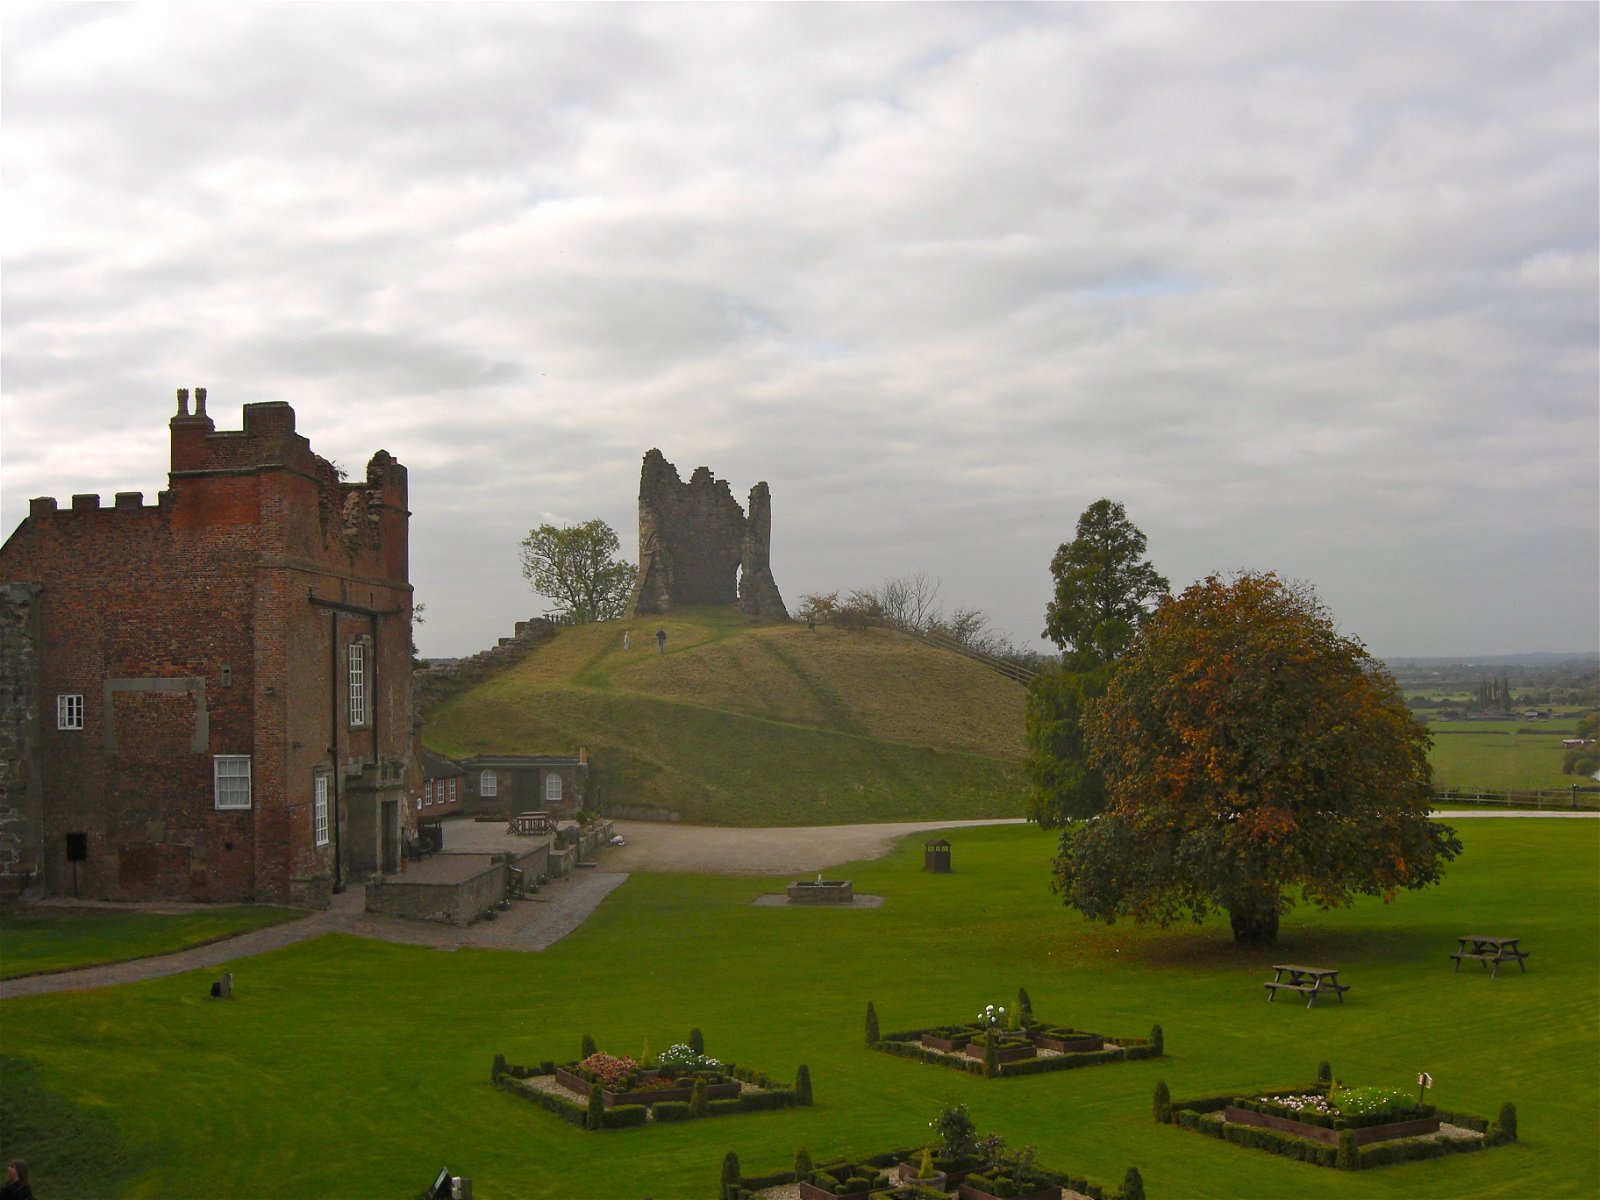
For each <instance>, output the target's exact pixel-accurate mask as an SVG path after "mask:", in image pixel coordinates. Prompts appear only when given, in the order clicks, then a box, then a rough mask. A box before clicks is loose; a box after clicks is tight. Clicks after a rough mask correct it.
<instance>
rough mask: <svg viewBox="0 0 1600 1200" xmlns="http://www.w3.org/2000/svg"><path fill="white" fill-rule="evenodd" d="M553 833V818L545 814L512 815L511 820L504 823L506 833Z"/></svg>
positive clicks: (554, 825)
mask: <svg viewBox="0 0 1600 1200" xmlns="http://www.w3.org/2000/svg"><path fill="white" fill-rule="evenodd" d="M555 831H556V822H555V818H554V817H552V816H551V815H550V814H549V813H547V812H525V813H513V814H512V816H511V819H510V820H509V821H507V822H506V832H507V833H518V834H535V833H554V832H555Z"/></svg>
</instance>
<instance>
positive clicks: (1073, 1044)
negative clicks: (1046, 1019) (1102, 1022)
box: [1033, 1030, 1106, 1054]
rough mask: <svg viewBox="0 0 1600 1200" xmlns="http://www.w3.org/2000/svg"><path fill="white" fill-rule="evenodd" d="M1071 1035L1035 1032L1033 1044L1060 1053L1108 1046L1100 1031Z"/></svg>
mask: <svg viewBox="0 0 1600 1200" xmlns="http://www.w3.org/2000/svg"><path fill="white" fill-rule="evenodd" d="M1073 1033H1074V1036H1071V1037H1047V1036H1046V1035H1044V1034H1035V1035H1034V1037H1033V1044H1034V1045H1035V1046H1038V1047H1039V1048H1040V1049H1041V1050H1054V1051H1056V1052H1057V1053H1058V1054H1088V1053H1092V1052H1093V1051H1096V1050H1104V1049H1105V1048H1106V1039H1105V1038H1103V1037H1102V1036H1101V1035H1100V1034H1098V1033H1077V1032H1076V1031H1075V1030H1074V1031H1073Z"/></svg>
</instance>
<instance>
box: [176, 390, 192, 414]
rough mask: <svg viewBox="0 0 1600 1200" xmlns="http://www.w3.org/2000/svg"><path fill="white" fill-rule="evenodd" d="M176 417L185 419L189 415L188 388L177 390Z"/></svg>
mask: <svg viewBox="0 0 1600 1200" xmlns="http://www.w3.org/2000/svg"><path fill="white" fill-rule="evenodd" d="M178 415H179V416H180V417H187V416H188V415H189V389H188V388H179V389H178Z"/></svg>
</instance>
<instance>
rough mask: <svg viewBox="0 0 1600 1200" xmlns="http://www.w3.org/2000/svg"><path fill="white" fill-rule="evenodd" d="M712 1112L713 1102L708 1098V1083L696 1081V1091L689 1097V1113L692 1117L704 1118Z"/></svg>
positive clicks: (700, 1080)
mask: <svg viewBox="0 0 1600 1200" xmlns="http://www.w3.org/2000/svg"><path fill="white" fill-rule="evenodd" d="M710 1112H711V1101H710V1100H708V1099H707V1098H706V1081H705V1080H704V1079H696V1080H695V1081H694V1091H693V1092H691V1093H690V1095H689V1113H690V1115H692V1116H696V1117H704V1116H706V1115H708V1114H709V1113H710Z"/></svg>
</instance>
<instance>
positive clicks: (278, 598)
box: [0, 388, 415, 905]
mask: <svg viewBox="0 0 1600 1200" xmlns="http://www.w3.org/2000/svg"><path fill="white" fill-rule="evenodd" d="M205 405H206V394H205V389H203V388H201V389H197V390H196V392H195V410H194V412H193V413H191V412H190V411H189V395H188V390H187V389H183V390H180V391H179V392H178V412H177V415H176V416H174V417H173V418H172V420H171V422H170V429H171V444H172V460H171V473H170V475H169V484H168V488H167V490H166V491H163V492H162V493H161V494H160V495H159V497H158V498H157V500H156V503H155V504H154V505H147V504H145V503H144V500H143V497H142V496H141V495H140V493H138V492H119V493H118V494H117V496H116V500H115V502H114V503H113V504H111V505H110V506H104V505H102V504H101V503H100V498H99V497H98V496H92V495H86V496H74V497H73V498H72V505H71V507H70V509H65V510H63V509H61V508H59V507H58V505H57V503H56V501H55V500H53V499H37V500H34V501H33V502H32V504H31V506H30V510H29V515H28V517H27V519H26V520H24V521H23V522H22V524H21V525H19V526H18V527H17V529H16V530H15V532H13V533H12V535H11V537H10V538H9V539H8V540H7V541H6V543H5V545H4V546H3V547H0V585H19V586H9V587H0V603H3V604H5V605H6V606H8V612H7V613H5V614H0V617H3V618H4V619H0V627H3V628H4V629H6V630H7V631H8V634H7V639H6V643H5V648H4V658H5V660H6V661H5V664H4V670H3V672H0V677H3V679H4V680H5V686H6V688H8V689H9V692H8V694H13V695H16V696H25V695H26V694H27V693H28V691H29V689H30V688H31V689H32V690H33V692H34V695H35V698H36V702H35V703H34V704H33V705H32V706H31V714H30V719H31V726H28V727H26V728H21V730H20V733H18V734H17V735H16V736H14V737H13V736H12V734H11V732H8V731H6V730H0V734H4V735H5V736H4V737H3V738H0V742H3V743H4V744H5V745H8V746H13V747H21V749H18V750H16V751H15V753H14V755H13V756H12V757H10V758H7V760H6V762H5V764H4V768H3V770H0V782H3V783H4V785H5V786H4V788H3V789H0V791H3V794H0V892H3V891H6V890H9V891H12V892H15V891H18V890H22V889H24V888H27V889H30V890H33V891H39V890H41V889H42V890H43V891H44V892H45V893H46V894H49V895H56V896H60V895H71V894H72V893H73V889H74V887H76V888H77V890H78V893H79V894H80V895H82V896H85V897H109V898H122V899H139V898H146V897H174V898H183V899H195V900H208V901H239V900H259V901H273V902H288V903H299V904H310V905H320V904H326V903H327V900H328V897H329V895H330V894H331V893H332V892H333V891H334V890H337V889H340V888H342V887H343V885H344V884H345V883H346V882H349V881H351V880H354V881H356V882H364V881H365V880H366V879H367V878H368V877H369V876H371V875H372V874H374V873H379V872H382V873H392V872H394V871H398V870H399V869H400V855H401V844H402V843H401V839H402V834H403V832H404V830H405V829H406V828H407V827H414V822H415V814H414V813H411V812H408V809H409V808H410V807H411V806H410V805H408V804H407V803H406V790H407V789H406V781H407V779H408V778H409V777H410V763H409V759H410V756H411V745H412V736H411V731H412V717H411V700H410V696H411V658H410V653H411V585H410V582H409V580H408V574H407V572H408V565H407V554H408V550H407V533H408V521H409V516H410V514H409V513H408V512H407V509H406V470H405V468H404V467H403V466H401V465H400V464H399V463H397V462H395V461H394V459H392V458H391V457H390V456H389V455H388V454H387V453H386V452H385V451H382V450H380V451H378V452H377V453H376V454H375V455H373V457H372V460H371V461H370V462H369V463H368V464H367V471H366V477H365V478H364V479H362V480H359V481H355V482H344V481H343V480H341V479H340V478H339V472H338V471H337V469H336V468H335V467H334V466H333V465H332V464H331V463H329V462H328V461H327V460H326V459H323V458H320V457H318V456H317V455H316V454H314V453H313V452H312V450H311V445H310V443H309V442H308V441H307V440H306V439H305V438H304V437H302V436H301V435H300V434H298V433H296V432H295V417H294V410H293V409H292V408H290V407H289V405H287V404H282V403H270V404H248V405H245V407H244V428H243V429H242V430H223V431H220V432H219V431H218V430H217V428H216V426H215V424H214V423H213V422H212V420H211V418H210V417H208V416H207V415H206V408H205ZM29 585H31V586H29ZM13 630H20V631H21V632H16V633H13V632H10V631H13ZM30 672H32V676H31V678H28V676H29V673H30ZM29 707H30V706H28V705H26V704H21V703H18V704H13V705H11V707H10V708H5V707H4V706H3V705H0V709H4V711H5V712H12V710H16V711H18V712H20V711H22V710H24V709H28V708H29ZM22 724H23V725H27V724H28V723H27V721H24V722H22ZM8 814H9V821H8V819H7V816H8Z"/></svg>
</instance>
